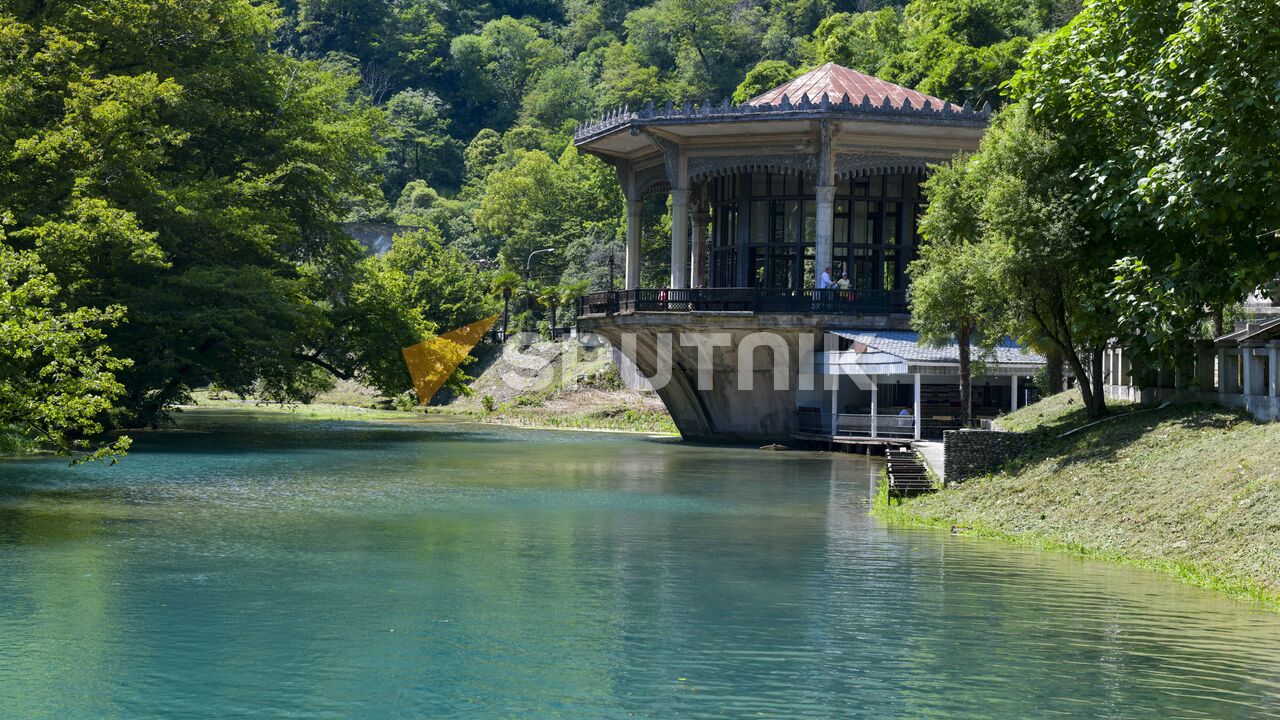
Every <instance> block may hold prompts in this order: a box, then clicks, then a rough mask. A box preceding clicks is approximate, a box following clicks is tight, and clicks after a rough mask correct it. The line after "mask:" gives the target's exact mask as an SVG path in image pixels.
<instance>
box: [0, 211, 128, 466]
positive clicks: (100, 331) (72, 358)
mask: <svg viewBox="0 0 1280 720" xmlns="http://www.w3.org/2000/svg"><path fill="white" fill-rule="evenodd" d="M61 294H62V292H61V288H59V287H58V284H57V280H56V279H55V278H54V276H53V274H52V273H50V272H48V270H47V269H46V268H44V266H43V265H41V263H40V260H39V258H38V256H37V255H36V253H35V252H32V251H30V250H17V249H15V248H13V247H11V246H10V245H9V244H8V242H7V239H6V238H5V236H4V233H3V229H2V228H0V433H4V432H11V433H18V434H19V435H21V436H23V437H26V438H28V439H31V440H33V441H35V442H36V443H39V444H40V445H43V446H44V447H47V448H51V449H53V450H56V451H57V452H59V453H61V454H64V455H72V456H74V457H75V459H76V461H77V462H83V461H86V460H101V459H107V460H110V461H112V462H114V461H115V458H117V457H118V456H120V455H122V454H124V452H125V451H126V450H128V448H129V439H128V438H127V437H121V438H118V439H116V440H114V441H101V440H99V439H98V436H99V435H100V433H102V431H103V429H104V424H103V420H104V418H105V417H106V416H107V414H108V413H109V412H110V410H111V408H112V407H113V403H114V400H115V399H116V398H117V397H118V396H119V395H120V394H121V393H122V392H123V391H124V387H123V386H122V385H121V384H120V383H119V382H118V381H117V380H116V377H115V373H116V372H118V371H120V370H123V369H124V368H126V367H127V366H128V364H129V362H128V361H127V360H124V359H121V358H119V357H116V356H115V355H113V354H112V352H111V349H110V348H109V347H108V346H107V345H106V343H105V333H104V329H105V328H108V327H110V326H112V325H116V324H118V323H120V322H121V321H122V319H123V317H124V308H122V307H119V306H114V307H107V308H87V307H82V308H75V309H69V308H67V307H65V306H64V305H63V304H62V303H61V302H60V301H59V300H58V298H59V296H60V295H61Z"/></svg>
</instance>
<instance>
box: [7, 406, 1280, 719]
mask: <svg viewBox="0 0 1280 720" xmlns="http://www.w3.org/2000/svg"><path fill="white" fill-rule="evenodd" d="M202 417H204V416H202ZM196 422H198V423H200V425H199V426H198V428H197V429H198V430H199V431H200V432H170V433H161V434H156V435H150V436H146V437H145V438H143V439H142V440H141V442H139V451H138V452H137V453H136V454H135V455H133V456H132V457H130V458H129V459H128V460H127V461H126V463H125V465H124V466H123V467H122V468H118V469H115V470H110V469H105V468H77V469H74V470H73V469H68V468H65V467H63V466H62V465H61V464H60V463H50V462H23V463H7V464H5V465H3V466H0V598H4V601H3V602H0V707H3V708H6V709H7V710H6V713H5V714H7V715H12V716H14V717H40V716H55V717H60V718H61V717H110V716H116V717H143V716H154V717H234V716H262V717H276V716H279V715H283V714H289V715H293V716H296V717H343V718H346V717H379V716H392V717H400V716H405V715H410V716H424V717H434V716H457V715H466V716H468V717H553V716H568V717H657V718H669V717H725V716H746V715H751V716H755V715H756V714H758V713H759V714H763V715H765V716H775V717H833V716H838V717H877V718H879V717H1008V718H1025V717H1044V716H1052V715H1065V716H1074V717H1079V716H1102V717H1117V718H1120V717H1135V718H1137V717H1152V716H1167V717H1268V716H1274V715H1276V714H1277V713H1278V712H1280V709H1278V708H1277V707H1276V705H1277V697H1280V678H1278V677H1277V668H1280V618H1278V617H1277V616H1275V615H1272V614H1266V613H1262V612H1258V611H1256V610H1254V609H1253V608H1251V607H1250V606H1249V605H1247V604H1243V603H1239V602H1235V601H1229V600H1224V599H1222V598H1220V597H1218V596H1215V595H1213V594H1210V593H1207V592H1203V591H1200V590H1196V589H1194V588H1190V587H1187V586H1183V585H1179V584H1176V583H1173V582H1171V581H1169V580H1168V579H1166V578H1163V577H1160V576H1157V575H1153V574H1149V573H1144V572H1140V571H1134V570H1131V569H1125V568H1117V567H1113V566H1109V565H1104V564H1098V563H1090V562H1084V561H1080V560H1077V559H1074V558H1069V557H1062V556H1058V555H1052V554H1045V553H1039V552H1035V551H1031V550H1026V549H1017V548H1007V547H1003V546H1000V545H997V544H992V543H987V542H982V541H977V540H972V539H966V538H958V537H952V536H950V535H949V534H947V533H938V532H931V531H930V532H922V531H900V530H890V529H888V528H885V527H883V526H882V525H879V524H878V523H876V522H875V521H873V520H872V519H870V518H868V516H867V514H866V508H867V499H868V496H869V488H870V485H869V483H870V479H871V478H872V476H873V474H874V473H875V471H876V467H875V466H874V465H873V464H871V463H870V462H869V461H866V460H864V459H860V458H856V457H832V456H826V455H817V454H807V453H759V452H754V451H743V450H729V449H715V448H698V447H689V446H683V445H680V444H677V443H670V442H654V441H647V440H643V439H635V438H626V437H617V436H598V435H578V434H549V433H534V432H520V431H513V430H505V429H498V428H469V427H465V426H447V425H446V426H439V427H429V428H396V427H376V428H369V427H367V426H359V425H353V424H349V423H347V424H344V423H293V422H280V421H262V422H260V423H258V424H256V425H255V426H254V427H252V428H250V429H249V430H247V431H246V430H245V429H243V428H239V427H236V426H232V425H227V424H225V423H223V422H220V421H217V420H216V419H215V420H205V419H199V418H198V419H197V420H196ZM237 448H239V449H240V450H241V452H231V450H232V449H237ZM9 710H12V712H9Z"/></svg>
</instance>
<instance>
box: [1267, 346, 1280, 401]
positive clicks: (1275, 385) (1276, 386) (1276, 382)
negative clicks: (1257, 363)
mask: <svg viewBox="0 0 1280 720" xmlns="http://www.w3.org/2000/svg"><path fill="white" fill-rule="evenodd" d="M1268 364H1269V365H1270V366H1271V368H1270V370H1271V372H1270V375H1271V378H1270V381H1269V382H1268V384H1269V385H1270V388H1269V389H1268V390H1267V394H1268V395H1270V396H1271V399H1272V400H1275V399H1277V398H1280V347H1277V346H1276V345H1272V346H1271V350H1270V352H1269V362H1268Z"/></svg>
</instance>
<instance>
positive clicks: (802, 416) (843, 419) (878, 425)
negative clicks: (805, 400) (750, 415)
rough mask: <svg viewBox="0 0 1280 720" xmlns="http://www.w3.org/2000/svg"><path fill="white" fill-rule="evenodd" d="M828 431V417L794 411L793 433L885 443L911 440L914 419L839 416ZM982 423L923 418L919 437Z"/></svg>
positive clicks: (806, 410)
mask: <svg viewBox="0 0 1280 720" xmlns="http://www.w3.org/2000/svg"><path fill="white" fill-rule="evenodd" d="M835 417H836V421H835V427H834V428H832V423H831V419H830V416H827V417H824V416H823V414H822V411H821V410H819V409H817V408H812V407H802V408H797V410H796V431H797V432H801V433H804V434H806V435H826V436H829V437H831V438H884V439H886V440H912V439H915V433H916V419H915V417H914V416H912V415H899V414H896V413H894V414H876V415H872V414H870V413H840V414H839V415H836V416H835ZM982 424H983V421H982V420H976V419H975V420H970V421H967V422H966V421H964V420H960V419H958V418H938V417H928V416H925V417H924V418H921V422H920V437H921V438H922V439H926V440H941V439H942V436H943V433H945V432H946V431H947V430H960V429H962V428H972V429H979V428H980V427H982Z"/></svg>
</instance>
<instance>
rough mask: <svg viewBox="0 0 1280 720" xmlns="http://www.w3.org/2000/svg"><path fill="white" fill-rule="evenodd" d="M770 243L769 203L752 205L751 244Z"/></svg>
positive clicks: (759, 202)
mask: <svg viewBox="0 0 1280 720" xmlns="http://www.w3.org/2000/svg"><path fill="white" fill-rule="evenodd" d="M768 241H769V201H768V200H755V201H752V203H751V244H753V245H763V244H764V243H766V242H768Z"/></svg>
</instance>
